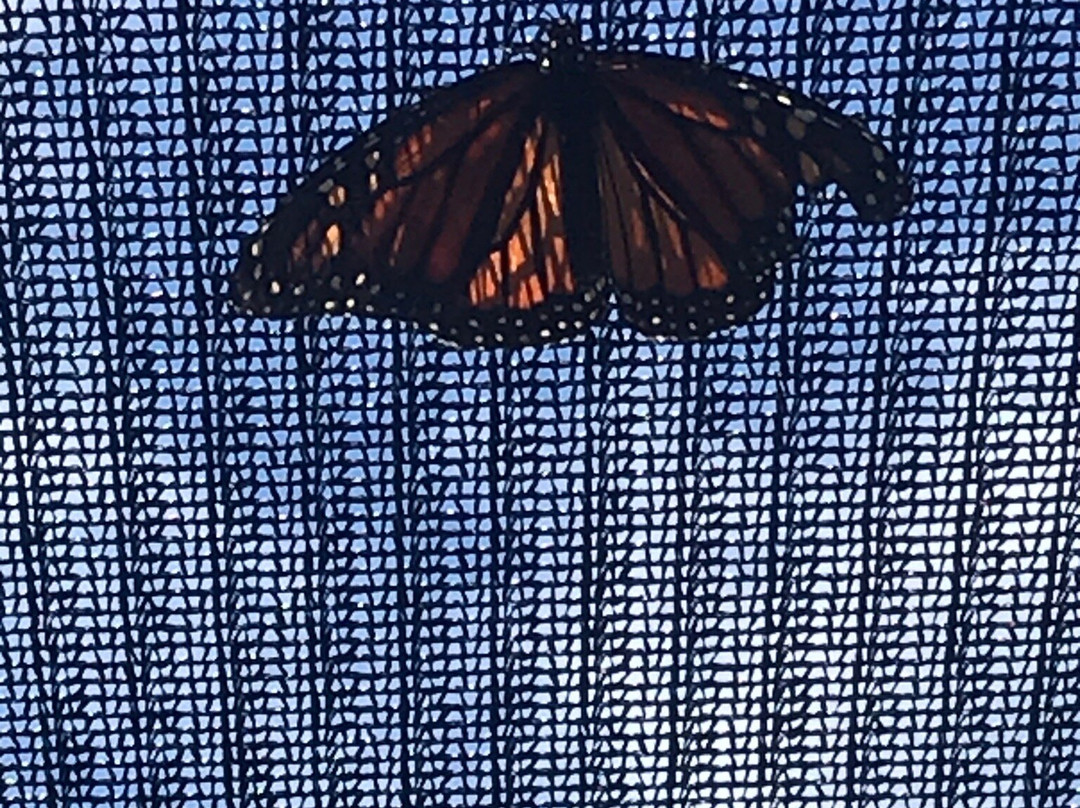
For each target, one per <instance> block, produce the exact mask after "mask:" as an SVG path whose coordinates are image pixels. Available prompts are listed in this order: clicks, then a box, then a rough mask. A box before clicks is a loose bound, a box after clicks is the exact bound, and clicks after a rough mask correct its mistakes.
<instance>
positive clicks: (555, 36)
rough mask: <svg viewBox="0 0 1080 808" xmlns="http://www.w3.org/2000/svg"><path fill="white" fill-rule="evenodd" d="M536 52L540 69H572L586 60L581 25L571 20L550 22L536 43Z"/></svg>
mask: <svg viewBox="0 0 1080 808" xmlns="http://www.w3.org/2000/svg"><path fill="white" fill-rule="evenodd" d="M533 49H534V52H535V53H536V58H537V61H538V62H539V64H540V69H541V70H543V71H544V72H549V71H572V70H575V69H577V68H579V67H580V65H582V64H583V63H584V61H585V49H584V47H583V46H582V44H581V26H579V25H578V24H577V23H575V22H571V21H570V20H565V19H560V20H553V21H552V22H550V23H549V24H548V25H547V27H546V29H545V30H544V32H543V33H542V34H541V35H540V36H539V37H537V39H536V42H535V43H534V47H533Z"/></svg>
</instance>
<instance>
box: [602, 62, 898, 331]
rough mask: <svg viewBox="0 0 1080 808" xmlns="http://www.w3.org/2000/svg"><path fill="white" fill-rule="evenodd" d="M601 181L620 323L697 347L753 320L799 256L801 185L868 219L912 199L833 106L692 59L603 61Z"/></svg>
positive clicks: (872, 143)
mask: <svg viewBox="0 0 1080 808" xmlns="http://www.w3.org/2000/svg"><path fill="white" fill-rule="evenodd" d="M596 81H597V85H598V88H599V90H598V92H597V96H598V98H600V99H601V106H602V115H601V119H602V123H601V126H600V133H599V148H598V155H597V160H598V176H599V184H600V197H601V205H602V208H603V211H602V213H603V216H602V218H603V220H604V223H605V232H604V235H605V240H606V242H607V252H608V256H609V258H610V261H611V265H612V273H613V275H614V279H615V282H616V285H617V286H618V287H619V290H620V298H621V301H620V302H621V307H620V308H621V311H622V313H623V315H624V317H625V318H626V319H627V320H629V321H630V322H631V323H633V324H634V325H636V326H637V327H638V328H640V329H641V330H643V331H645V332H646V333H650V334H655V335H668V336H678V337H682V338H692V337H695V336H704V335H706V334H708V333H709V332H711V331H713V330H715V329H717V328H720V327H723V326H726V325H734V324H736V323H740V322H744V321H746V320H747V319H749V318H750V317H751V316H753V314H754V313H755V312H757V311H758V310H759V309H760V308H761V306H763V305H764V303H765V302H766V301H767V300H768V299H769V297H770V296H771V293H772V289H773V275H774V273H775V270H776V269H777V268H778V267H779V266H780V265H782V264H783V263H784V262H785V261H786V260H787V259H788V258H789V257H790V255H791V254H792V253H793V251H794V249H795V242H794V237H793V233H792V230H791V227H790V223H789V220H790V205H791V203H792V201H793V199H794V193H795V189H796V186H797V185H798V184H800V183H805V184H808V185H818V184H821V183H825V182H836V183H838V184H839V185H840V186H841V187H842V188H843V189H844V190H845V192H846V193H847V194H848V196H849V197H850V198H851V200H852V202H853V203H854V205H855V207H856V210H857V211H858V212H859V214H860V215H861V216H862V217H863V218H864V219H868V220H871V221H884V220H888V219H891V218H894V217H896V216H898V215H899V214H900V213H901V212H902V210H903V209H904V207H905V206H906V205H907V203H908V201H909V200H910V189H909V187H908V186H907V184H906V182H905V181H904V178H903V175H902V174H901V173H900V171H899V168H898V166H897V165H896V162H895V160H894V159H893V158H892V156H891V155H890V154H889V153H888V151H887V150H886V149H885V147H884V145H883V144H882V143H881V142H880V141H879V140H878V139H877V138H875V137H874V136H873V135H871V134H870V133H869V132H868V131H867V130H866V129H865V128H864V127H863V126H862V125H861V124H859V123H857V122H856V121H854V120H853V119H850V118H847V117H844V116H842V115H840V114H838V113H836V112H834V111H832V110H831V109H829V108H828V107H826V106H825V105H824V104H822V103H820V102H818V101H815V100H813V99H811V98H809V97H807V96H804V95H801V94H798V93H795V92H793V91H790V90H787V89H785V88H783V87H780V86H779V85H775V84H771V83H769V82H766V81H763V80H761V79H757V78H752V77H749V76H744V75H742V74H739V73H735V72H733V71H729V70H726V69H724V68H719V67H714V68H708V69H707V68H704V67H702V66H701V65H699V64H697V63H694V62H691V61H689V60H684V59H673V58H668V57H662V56H652V55H644V54H623V55H617V56H610V57H599V59H598V64H597V79H596Z"/></svg>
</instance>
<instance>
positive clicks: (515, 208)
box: [416, 118, 605, 347]
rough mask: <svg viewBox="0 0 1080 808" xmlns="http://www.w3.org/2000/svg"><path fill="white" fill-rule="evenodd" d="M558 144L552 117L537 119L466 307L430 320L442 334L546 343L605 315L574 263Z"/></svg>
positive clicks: (484, 341) (446, 309) (473, 341)
mask: <svg viewBox="0 0 1080 808" xmlns="http://www.w3.org/2000/svg"><path fill="white" fill-rule="evenodd" d="M559 142H560V139H559V133H558V132H557V130H556V128H555V126H554V124H553V123H552V122H551V121H546V120H544V119H543V118H537V119H536V120H535V121H534V123H533V125H532V126H531V128H530V129H529V130H528V133H527V135H526V137H525V139H524V142H523V143H522V145H521V151H520V159H518V160H517V161H516V167H515V169H514V172H513V176H512V178H511V179H510V181H509V183H508V186H507V187H506V189H505V192H504V193H503V195H502V197H501V207H500V209H499V212H498V217H497V226H496V230H495V237H494V239H493V242H492V244H491V246H490V248H489V250H488V252H487V254H486V255H485V256H484V258H483V259H482V260H481V261H480V263H479V266H478V267H477V268H476V269H475V271H474V272H473V273H472V274H471V276H470V277H469V279H468V282H467V289H466V293H467V303H466V304H465V308H464V309H463V308H462V307H461V306H458V307H454V306H452V305H443V306H441V307H439V310H438V312H437V314H436V316H434V317H432V318H430V322H429V323H426V325H428V326H429V327H430V329H431V330H432V331H433V332H434V333H435V334H437V335H438V336H440V337H442V338H443V339H447V340H449V341H451V342H454V343H457V344H465V345H495V346H506V347H509V346H512V345H518V344H527V343H530V342H532V343H540V342H547V341H551V340H554V339H562V338H565V337H569V336H572V335H574V334H578V333H581V332H583V331H585V330H587V329H588V328H589V326H590V323H591V322H592V321H594V320H595V319H596V318H598V317H599V316H601V315H602V314H603V313H604V311H605V301H604V299H603V296H602V294H601V293H600V286H601V284H598V283H596V282H595V281H592V282H590V283H586V284H585V285H582V284H580V283H579V281H578V279H577V278H576V277H575V275H574V272H573V269H572V267H571V260H570V255H569V249H568V244H567V234H566V221H565V205H564V199H563V178H562V174H563V165H562V155H561V153H560V151H559ZM416 319H418V320H420V319H422V317H421V316H418V317H417V318H416Z"/></svg>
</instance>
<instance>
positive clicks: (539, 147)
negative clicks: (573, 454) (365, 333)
mask: <svg viewBox="0 0 1080 808" xmlns="http://www.w3.org/2000/svg"><path fill="white" fill-rule="evenodd" d="M541 80H542V77H541V75H540V74H539V72H538V71H537V70H536V68H535V66H533V65H530V64H512V65H507V66H503V67H500V68H496V69H494V70H492V71H488V72H487V73H483V74H480V75H479V76H477V77H474V78H472V79H469V80H466V81H465V82H461V83H459V84H456V85H453V86H451V87H450V88H447V89H444V90H441V91H438V92H436V93H434V94H433V95H432V96H430V97H429V98H428V99H426V100H425V102H424V103H423V104H422V105H420V106H419V107H417V108H414V109H411V110H403V111H399V112H397V113H395V114H394V115H392V116H391V117H390V118H389V119H387V121H386V122H384V123H383V124H382V125H380V126H379V127H377V128H376V129H374V130H373V131H372V132H371V133H369V134H368V135H366V136H364V137H362V138H360V139H359V140H358V141H357V142H355V143H354V144H352V145H351V146H349V147H348V148H346V149H345V150H344V151H342V152H340V153H339V154H337V155H336V156H335V157H333V158H331V159H330V160H329V161H328V162H327V163H326V164H325V165H323V166H322V167H321V168H320V169H319V170H318V171H316V172H315V173H314V175H313V176H312V177H311V178H310V179H309V180H307V181H306V182H305V183H303V184H302V185H301V186H300V187H299V188H298V189H297V190H296V191H295V192H294V193H293V194H292V195H291V196H290V197H287V198H286V199H285V200H283V201H282V203H281V204H280V205H279V208H278V210H277V211H276V212H275V213H274V215H273V216H272V217H271V218H270V219H269V220H268V221H267V223H266V224H265V225H264V226H263V227H262V228H261V229H260V231H259V232H258V233H256V234H255V235H254V236H252V237H251V238H250V239H248V240H247V242H246V243H245V244H244V246H243V249H242V254H241V259H240V261H239V263H238V266H237V270H236V272H235V274H234V276H233V283H232V291H233V299H234V301H235V302H236V304H237V305H238V306H239V307H240V308H241V309H243V310H246V311H248V312H251V313H254V314H258V315H264V316H297V315H302V314H316V313H326V312H342V311H359V312H365V313H369V314H376V315H387V316H395V317H401V318H404V319H408V320H412V321H414V322H416V323H418V324H419V325H421V326H422V327H424V328H427V329H430V330H431V331H432V332H434V333H435V334H437V335H438V336H440V337H442V338H443V339H446V340H448V341H451V342H454V343H456V344H459V345H466V346H475V345H514V344H519V343H524V342H530V341H534V342H541V341H544V340H548V339H552V338H557V337H563V336H569V335H571V334H574V333H578V332H580V331H583V330H585V329H586V328H588V324H589V321H590V319H595V318H596V317H598V316H600V315H601V314H602V313H603V306H602V300H601V296H600V295H599V294H598V293H597V291H596V288H595V284H589V283H582V282H581V281H580V278H579V277H578V276H576V275H575V273H574V271H573V269H572V267H571V259H570V255H569V254H568V251H567V247H566V236H565V233H566V225H565V216H564V204H563V196H562V185H561V175H562V165H561V154H560V150H559V133H558V131H557V130H556V124H555V123H554V122H552V121H550V120H548V119H546V118H545V117H544V116H543V115H542V114H541V109H540V104H539V102H538V98H539V91H540V83H541Z"/></svg>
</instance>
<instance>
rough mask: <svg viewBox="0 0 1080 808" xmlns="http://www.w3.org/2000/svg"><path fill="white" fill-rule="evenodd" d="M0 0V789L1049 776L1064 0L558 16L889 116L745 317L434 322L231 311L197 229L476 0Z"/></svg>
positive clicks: (468, 37) (618, 797)
mask: <svg viewBox="0 0 1080 808" xmlns="http://www.w3.org/2000/svg"><path fill="white" fill-rule="evenodd" d="M8 6H9V7H8V9H7V10H6V12H5V13H4V14H3V15H2V16H0V48H2V51H0V52H2V58H0V451H2V456H0V603H2V613H0V620H2V626H3V634H2V641H0V778H2V779H0V802H2V803H3V804H4V805H12V806H60V805H62V806H91V805H93V806H150V805H154V806H234V805H236V806H240V805H244V806H387V807H388V808H389V807H391V806H393V807H394V808H397V807H398V806H400V807H401V808H418V807H419V806H443V805H451V806H470V807H471V806H498V808H515V807H516V806H542V805H549V806H590V808H591V807H592V806H597V807H599V806H616V805H619V806H623V805H627V806H666V807H667V808H675V807H676V806H678V807H679V808H683V807H684V806H685V807H686V808H691V807H693V808H697V807H699V806H713V805H718V806H719V805H723V806H751V805H752V806H764V805H771V806H785V807H787V806H790V807H791V808H802V807H803V806H805V807H806V808H810V806H814V807H815V808H816V807H817V806H840V805H844V806H855V805H858V806H875V807H876V806H882V807H883V806H906V807H908V808H911V807H913V806H946V805H948V806H956V805H963V806H1025V808H1031V807H1032V806H1061V805H1067V804H1070V803H1071V804H1077V802H1076V799H1077V798H1076V797H1075V795H1076V794H1078V793H1080V726H1078V709H1080V703H1078V702H1080V695H1078V692H1080V690H1078V689H1080V636H1078V633H1080V625H1078V622H1080V614H1078V607H1080V595H1078V592H1080V589H1078V587H1077V572H1078V567H1080V556H1078V552H1077V551H1078V548H1077V527H1078V504H1080V493H1078V490H1077V486H1078V483H1080V481H1078V479H1077V451H1078V450H1077V441H1078V438H1080V426H1078V416H1080V400H1078V394H1077V389H1078V378H1077V367H1078V359H1080V357H1078V350H1080V348H1078V343H1077V336H1078V332H1077V328H1078V323H1077V319H1076V316H1075V312H1076V308H1077V304H1078V293H1080V288H1078V287H1080V273H1078V271H1080V243H1078V232H1080V221H1078V213H1077V211H1078V209H1080V199H1078V190H1077V188H1078V185H1077V179H1076V177H1077V171H1078V168H1080V165H1078V156H1077V155H1078V154H1080V35H1078V34H1077V33H1076V32H1077V31H1078V30H1080V20H1078V19H1077V10H1076V5H1075V4H1074V3H1070V2H1066V0H1048V1H1047V2H1027V1H1026V0H957V1H956V2H951V1H950V0H938V1H936V2H920V1H919V0H880V1H879V2H866V1H865V0H841V2H824V0H800V2H790V3H788V2H785V1H784V0H753V2H749V1H748V2H743V3H712V2H679V0H671V1H670V2H665V3H659V2H654V3H649V4H645V3H641V2H617V3H616V2H612V3H593V4H584V5H576V6H575V5H568V6H564V7H563V9H562V11H564V12H568V13H570V14H571V15H575V16H580V17H581V18H583V19H584V20H585V28H584V30H585V36H586V39H590V40H591V41H593V42H598V43H603V44H604V45H606V46H615V47H627V48H647V49H653V50H657V51H665V52H668V53H680V54H683V55H686V56H695V57H697V58H702V57H709V58H711V59H721V60H724V61H727V62H728V63H730V64H732V65H733V66H736V67H739V68H743V69H746V70H749V71H750V72H754V73H757V74H760V75H769V76H771V77H773V78H775V79H779V80H782V81H784V82H786V83H788V84H790V85H791V86H794V87H797V88H798V89H800V90H803V91H807V92H811V93H813V94H816V95H819V96H821V97H822V98H824V99H826V100H828V101H830V102H831V103H833V104H835V105H836V106H837V107H838V108H840V109H841V110H843V111H844V112H846V113H849V114H857V115H860V116H863V117H864V118H866V119H867V120H868V122H869V123H870V126H871V127H872V128H873V129H874V130H875V131H878V132H882V133H884V134H885V135H886V136H887V138H888V142H889V143H890V144H891V146H892V148H894V149H895V151H896V152H897V154H898V155H899V156H900V159H901V161H902V163H903V164H904V165H905V166H906V168H907V169H908V170H909V171H910V174H911V176H912V178H913V180H914V181H915V183H916V184H917V187H918V198H917V201H916V204H915V206H914V207H913V209H912V211H911V212H910V214H908V215H907V216H906V217H905V218H904V219H903V220H902V221H900V222H898V223H896V224H895V225H891V226H874V227H871V226H866V225H862V224H860V223H859V222H858V221H857V219H856V218H855V214H854V212H853V210H852V208H851V207H850V205H848V204H846V203H845V202H844V201H843V199H842V198H840V197H839V195H833V194H831V193H829V192H825V193H822V194H817V195H814V196H811V197H807V198H804V199H803V200H802V201H801V202H800V205H799V210H798V220H799V232H800V236H801V239H802V248H801V253H800V255H799V257H798V259H797V260H796V261H795V262H794V263H793V265H792V266H791V268H790V269H789V270H787V271H786V272H785V273H784V276H783V278H782V279H781V282H780V284H779V287H778V292H777V296H776V299H775V301H774V302H773V303H772V304H770V305H769V306H768V307H767V308H766V309H765V310H764V311H763V312H762V313H761V314H760V315H759V316H758V317H757V318H756V319H755V320H754V322H753V323H751V324H750V325H748V326H746V327H741V328H739V329H737V330H736V331H734V332H732V333H727V334H721V335H717V336H715V337H714V338H712V339H710V340H709V341H707V342H705V343H701V344H696V345H692V346H686V345H681V344H676V343H658V342H653V341H650V340H648V339H646V338H644V337H642V336H640V335H638V334H636V333H634V332H631V331H630V330H628V329H626V328H625V327H623V326H622V325H620V324H619V322H618V321H616V320H612V321H610V322H608V323H606V324H604V325H602V326H600V327H598V328H597V329H596V330H595V331H594V332H593V334H592V335H591V336H590V337H589V338H588V339H587V340H584V341H578V342H572V343H568V344H565V345H559V346H553V347H546V348H543V349H532V348H530V349H523V350H521V351H517V352H512V353H508V352H501V351H493V352H476V351H459V350H455V349H451V348H447V347H443V346H441V345H440V344H438V343H436V342H433V341H432V340H431V339H430V338H429V337H427V336H425V335H421V334H418V333H416V331H414V330H413V329H412V328H410V327H408V326H403V325H400V324H397V323H393V322H378V321H372V320H365V319H362V318H358V319H352V320H341V319H328V320H325V321H312V322H305V323H291V322H290V323H269V322H265V321H259V320H247V319H244V318H239V317H237V316H236V315H235V314H234V313H233V311H232V310H231V309H230V308H229V306H228V304H227V289H226V283H227V281H226V279H227V277H228V273H229V271H230V270H231V268H232V262H233V257H234V255H235V253H236V250H237V245H238V243H239V239H240V237H241V235H242V234H244V233H247V232H250V231H251V230H252V229H253V228H254V227H255V226H256V222H257V220H258V218H259V216H260V215H262V214H265V213H268V212H269V211H270V210H271V209H272V207H273V202H274V200H275V199H276V198H277V197H278V196H279V195H280V194H282V193H284V192H285V191H286V190H287V189H288V188H289V187H290V186H291V185H292V184H293V183H294V182H296V181H297V180H298V179H299V178H300V177H302V176H303V175H304V174H305V173H306V172H307V171H309V170H311V169H312V168H313V167H314V166H315V165H316V164H317V163H318V161H319V160H320V159H321V158H322V157H324V156H325V155H327V154H328V153H330V152H331V151H332V150H333V149H334V148H336V147H339V146H341V145H343V144H344V143H345V142H347V141H348V139H349V138H350V136H351V135H352V134H353V133H355V132H356V131H358V130H360V129H362V128H364V127H365V126H367V125H368V124H369V123H370V122H371V121H372V120H373V119H378V118H380V117H381V116H383V115H384V114H385V113H386V112H387V111H388V110H391V109H393V108H394V107H395V106H398V105H400V104H402V103H405V102H409V101H412V100H414V99H415V98H416V97H417V95H418V93H419V92H420V91H421V90H422V89H423V88H428V87H434V86H437V85H441V84H445V83H449V82H452V81H454V80H456V79H458V78H460V77H463V76H465V75H467V74H470V73H471V72H473V71H474V70H476V69H477V68H478V67H479V66H481V65H483V64H487V63H494V62H498V61H500V60H505V59H507V58H509V57H508V53H507V51H505V50H504V48H505V47H506V46H510V47H511V48H513V47H516V46H518V45H520V43H522V42H524V41H525V38H526V37H527V36H528V34H529V33H530V30H533V29H534V28H535V26H533V25H532V22H534V21H535V19H536V16H537V14H539V13H540V12H547V13H549V14H556V13H559V11H560V9H559V8H557V7H552V6H542V5H528V4H523V3H519V2H509V3H500V2H480V0H473V1H472V2H468V1H467V0H463V2H434V1H432V0H422V1H421V0H416V1H415V2H405V1H403V0H402V1H401V2H394V1H393V0H388V1H387V2H382V3H365V2H363V0H318V1H317V2H316V0H310V2H304V1H303V0H258V1H257V2H254V3H250V2H245V3H236V4H233V3H229V2H213V1H212V0H155V2H152V3H144V2H134V0H77V2H62V3H61V2H59V1H58V0H46V2H44V5H43V4H42V0H37V1H35V0H26V2H22V3H16V4H15V5H14V6H13V7H12V5H11V4H10V3H9V4H8Z"/></svg>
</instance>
